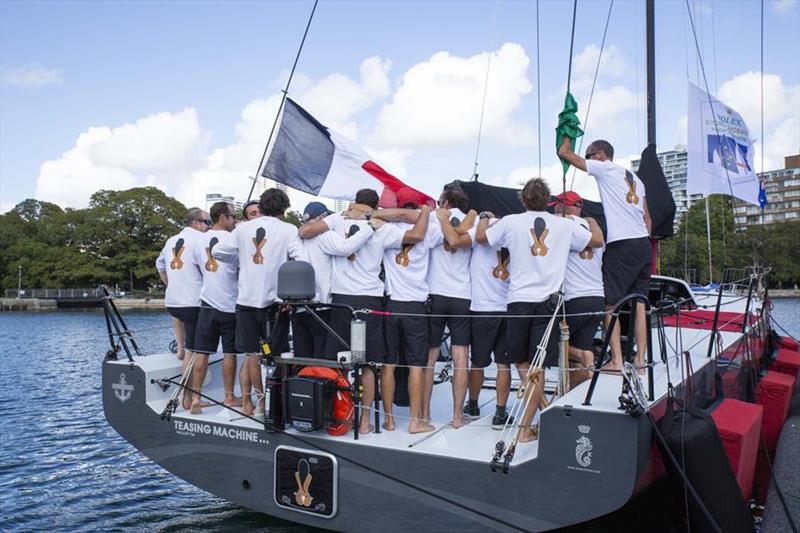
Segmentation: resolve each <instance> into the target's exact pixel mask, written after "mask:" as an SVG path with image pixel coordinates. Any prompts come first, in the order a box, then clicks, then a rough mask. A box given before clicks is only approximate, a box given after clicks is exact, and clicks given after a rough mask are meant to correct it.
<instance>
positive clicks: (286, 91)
mask: <svg viewBox="0 0 800 533" xmlns="http://www.w3.org/2000/svg"><path fill="white" fill-rule="evenodd" d="M318 3H319V0H314V7H312V8H311V14H310V15H309V16H308V22H307V23H306V29H305V31H304V32H303V38H302V39H301V41H300V46H299V47H298V48H297V54H296V55H295V56H294V63H293V64H292V70H291V71H290V72H289V79H288V80H286V87H284V89H283V96H281V103H280V104H279V105H278V111H277V113H275V120H274V121H273V122H272V129H270V130H269V136H268V137H267V144H266V145H265V146H264V152H263V153H262V154H261V160H260V161H259V163H258V168H257V169H256V177H255V179H254V180H253V185H251V186H250V192H249V193H248V194H247V202H249V201H250V198H252V197H253V190H254V189H255V188H256V183H257V182H258V177H259V175H260V173H261V167H262V166H263V165H264V159H265V158H266V157H267V150H269V145H270V143H271V142H272V136H273V135H274V134H275V128H276V127H277V125H278V119H279V118H280V116H281V111H283V104H285V103H286V97H287V96H288V95H289V86H290V85H291V84H292V78H294V71H295V69H296V68H297V62H298V61H300V54H301V53H302V52H303V45H305V43H306V37H307V36H308V30H309V28H311V21H312V20H313V19H314V13H315V12H316V11H317V4H318ZM247 202H245V203H247Z"/></svg>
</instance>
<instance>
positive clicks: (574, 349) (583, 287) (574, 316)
mask: <svg viewBox="0 0 800 533" xmlns="http://www.w3.org/2000/svg"><path fill="white" fill-rule="evenodd" d="M550 206H551V207H554V208H555V211H556V214H557V215H561V214H566V215H568V216H573V217H576V220H578V222H579V223H580V224H581V225H582V226H584V227H585V228H586V229H591V230H592V233H595V230H594V228H595V227H597V228H598V231H599V226H597V221H595V220H594V219H593V218H590V217H585V218H577V217H580V216H581V210H582V209H583V198H581V197H580V195H579V194H578V193H576V192H574V191H567V192H566V193H561V194H559V195H558V196H556V199H555V201H552V202H550ZM594 244H596V245H597V246H593V245H592V244H590V245H589V246H587V247H586V248H584V249H583V250H581V251H580V252H576V251H572V250H570V252H569V259H568V260H567V274H566V276H565V277H564V310H565V311H566V314H567V325H568V326H569V362H570V368H571V369H574V368H578V367H583V368H587V369H588V368H590V367H592V366H593V365H594V352H593V351H592V345H593V344H594V337H595V334H596V333H597V327H598V326H599V325H600V321H601V319H602V318H603V309H605V292H604V291H603V250H604V249H605V246H604V244H603V243H598V242H597V241H595V242H594ZM591 376H592V374H591V372H589V371H587V372H570V374H569V384H570V387H574V386H576V385H578V384H579V383H581V382H582V381H585V380H586V379H589V378H590V377H591Z"/></svg>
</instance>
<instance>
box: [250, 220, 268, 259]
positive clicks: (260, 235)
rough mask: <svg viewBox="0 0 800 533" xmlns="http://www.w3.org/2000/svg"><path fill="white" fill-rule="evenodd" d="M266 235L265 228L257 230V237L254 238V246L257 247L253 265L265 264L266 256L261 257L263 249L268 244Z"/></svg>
mask: <svg viewBox="0 0 800 533" xmlns="http://www.w3.org/2000/svg"><path fill="white" fill-rule="evenodd" d="M266 235H267V232H266V230H265V229H264V228H258V229H257V230H256V236H255V237H253V244H255V245H256V253H254V254H253V263H255V264H257V265H261V264H263V263H264V256H263V255H261V249H262V248H264V245H265V244H267V239H266Z"/></svg>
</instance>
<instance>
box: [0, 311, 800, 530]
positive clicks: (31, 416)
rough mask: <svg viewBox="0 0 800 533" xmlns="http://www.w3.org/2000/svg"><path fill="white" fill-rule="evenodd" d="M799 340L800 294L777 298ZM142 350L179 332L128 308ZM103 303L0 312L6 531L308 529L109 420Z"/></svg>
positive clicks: (155, 316)
mask: <svg viewBox="0 0 800 533" xmlns="http://www.w3.org/2000/svg"><path fill="white" fill-rule="evenodd" d="M773 312H774V315H775V319H776V321H777V322H778V323H779V324H780V325H782V326H783V327H785V328H787V329H788V330H789V331H790V333H791V334H792V335H794V336H795V337H798V336H800V299H791V300H788V299H787V300H775V309H774V311H773ZM125 317H126V319H127V321H128V325H129V327H130V328H131V329H133V330H134V331H137V332H138V334H137V336H136V338H137V340H138V341H139V344H140V346H141V348H142V350H143V351H144V352H145V353H153V352H163V351H165V350H166V349H167V346H168V344H169V342H170V340H171V339H172V330H171V326H170V322H169V318H168V317H167V315H166V314H165V313H160V312H126V313H125ZM106 350H108V339H107V337H106V336H105V324H104V322H103V317H102V314H101V313H99V312H96V311H71V312H70V311H59V312H52V313H0V530H1V531H6V530H25V531H44V530H48V529H49V530H59V531H90V530H91V531H94V530H106V531H111V530H129V531H135V530H147V531H154V530H159V531H193V530H201V529H202V530H214V531H230V530H239V529H248V530H251V531H270V532H290V531H291V532H301V531H308V529H307V528H304V527H301V526H297V525H294V524H291V523H288V522H284V521H281V520H278V519H275V518H271V517H268V516H265V515H262V514H259V513H254V512H252V511H249V510H247V509H245V508H242V507H239V506H237V505H234V504H231V503H229V502H227V501H225V500H221V499H219V498H216V497H214V496H212V495H210V494H208V493H206V492H203V491H201V490H199V489H197V488H195V487H194V486H192V485H190V484H188V483H186V482H184V481H182V480H180V479H178V478H176V477H175V476H173V475H172V474H170V473H168V472H166V471H165V470H163V469H162V468H161V467H159V466H157V465H155V464H153V463H151V462H150V461H148V460H147V459H146V458H145V457H144V456H143V455H142V454H140V453H139V452H138V451H136V450H135V449H134V448H133V447H132V446H131V445H129V444H128V443H127V442H126V441H125V440H124V439H123V438H122V437H120V436H119V435H118V434H117V433H116V432H115V431H114V430H112V429H111V427H110V426H109V425H108V424H107V423H106V421H105V418H104V416H103V408H102V402H101V394H100V392H101V391H100V370H101V369H100V365H101V362H102V359H103V356H104V354H105V352H106Z"/></svg>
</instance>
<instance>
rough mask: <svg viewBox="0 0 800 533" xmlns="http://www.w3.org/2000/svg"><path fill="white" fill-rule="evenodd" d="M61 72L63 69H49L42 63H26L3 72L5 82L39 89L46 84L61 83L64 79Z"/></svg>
mask: <svg viewBox="0 0 800 533" xmlns="http://www.w3.org/2000/svg"><path fill="white" fill-rule="evenodd" d="M61 74H62V73H61V69H57V68H53V69H49V68H46V67H45V66H44V65H42V64H41V63H26V64H25V65H22V66H20V67H14V68H10V69H8V70H7V71H5V72H3V83H5V84H7V85H15V86H17V87H24V88H26V89H38V88H39V87H44V86H45V85H52V84H54V83H61V82H62V80H63V78H62V75H61Z"/></svg>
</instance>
